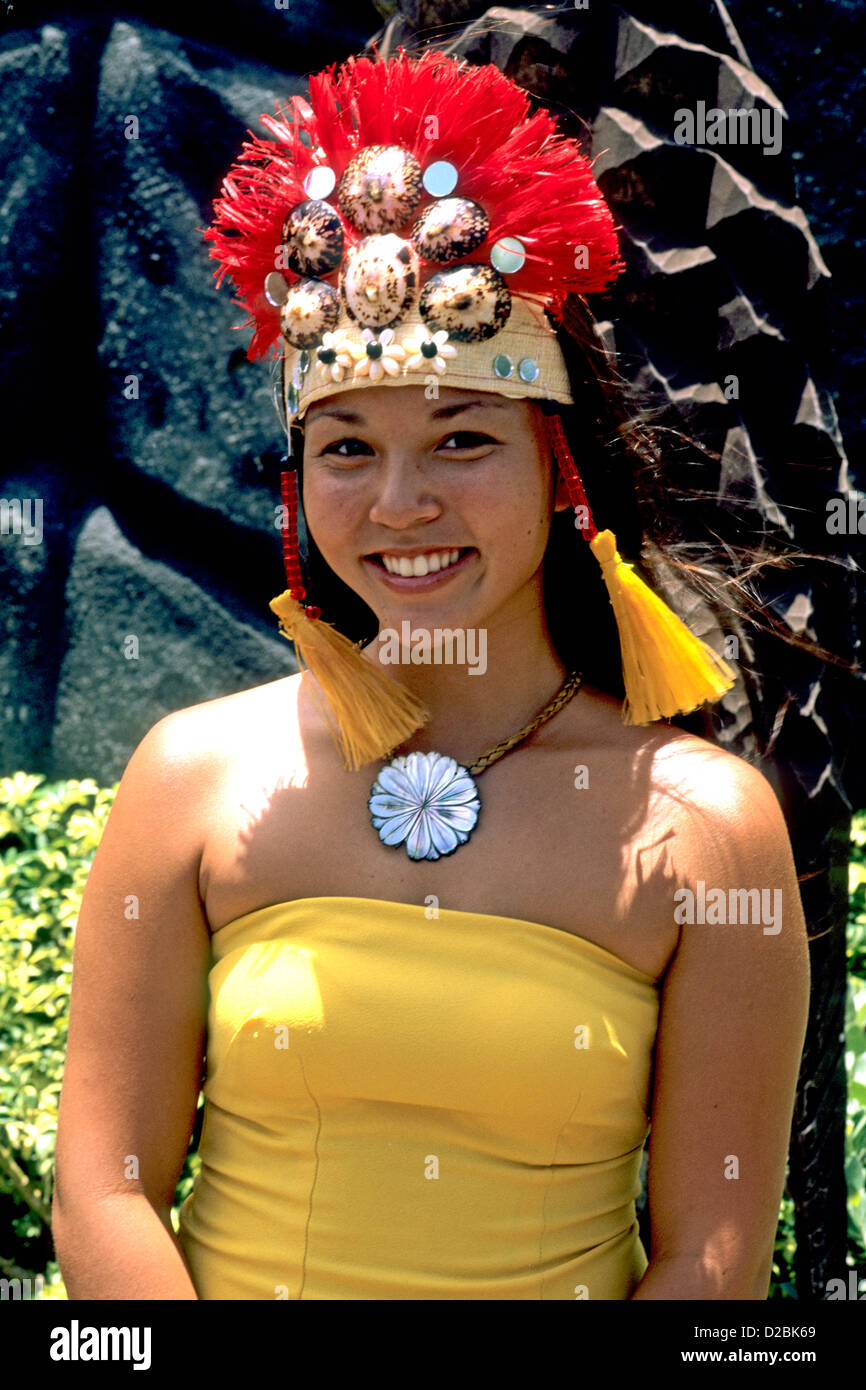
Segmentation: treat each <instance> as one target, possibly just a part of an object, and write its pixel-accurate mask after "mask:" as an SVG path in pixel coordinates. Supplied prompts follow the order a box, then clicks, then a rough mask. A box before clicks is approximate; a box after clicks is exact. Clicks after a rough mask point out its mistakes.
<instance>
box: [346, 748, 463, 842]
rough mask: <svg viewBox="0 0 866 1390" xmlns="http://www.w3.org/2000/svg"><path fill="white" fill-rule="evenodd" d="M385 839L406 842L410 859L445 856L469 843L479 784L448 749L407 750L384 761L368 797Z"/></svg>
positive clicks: (377, 828)
mask: <svg viewBox="0 0 866 1390" xmlns="http://www.w3.org/2000/svg"><path fill="white" fill-rule="evenodd" d="M367 805H368V807H369V810H370V819H371V821H372V822H373V826H374V829H376V830H377V831H378V833H379V839H380V840H381V841H382V843H383V844H386V845H394V846H396V845H402V844H405V845H406V853H407V854H408V856H409V858H410V859H441V858H442V856H443V855H445V854H453V853H454V850H456V849H459V847H460V845H463V844H465V843H466V841H467V840H468V839H469V836H470V835H471V834H472V831H473V830H474V829H475V826H476V824H477V821H478V812H479V811H480V810H481V802H480V801H479V799H478V788H477V787H476V785H475V783H474V781H473V780H472V777H471V776H470V774H469V773H468V772H467V770H466V768H465V767H462V766H461V765H460V763H458V762H455V760H454V759H453V758H449V757H447V756H446V755H445V754H444V753H408V754H407V755H406V756H405V757H399V758H394V759H393V760H392V761H391V762H390V763H388V765H387V767H383V768H382V771H381V772H380V773H379V775H378V777H377V778H376V780H375V782H374V783H373V785H372V787H371V788H370V797H369V800H368V801H367Z"/></svg>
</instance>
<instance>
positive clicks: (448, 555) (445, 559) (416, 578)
mask: <svg viewBox="0 0 866 1390" xmlns="http://www.w3.org/2000/svg"><path fill="white" fill-rule="evenodd" d="M477 553H478V552H477V551H476V550H474V549H473V548H471V547H468V548H459V547H452V548H451V549H445V547H442V548H440V549H434V550H424V551H419V553H418V554H417V555H399V554H396V553H394V552H393V551H383V552H382V553H381V554H378V555H366V556H365V557H364V563H365V564H367V565H372V566H373V567H374V568H375V569H377V570H378V572H379V574H380V576H381V577H382V578H383V579H384V580H385V583H386V584H387V585H388V587H389V588H397V589H407V588H409V589H419V588H428V587H431V586H433V585H438V584H440V583H443V582H447V580H448V579H450V578H451V576H452V574H455V573H457V571H459V570H461V569H463V568H464V566H465V565H466V563H467V561H468V560H469V559H470V558H471V557H472V556H473V555H476V554H477Z"/></svg>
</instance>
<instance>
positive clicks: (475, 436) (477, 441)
mask: <svg viewBox="0 0 866 1390" xmlns="http://www.w3.org/2000/svg"><path fill="white" fill-rule="evenodd" d="M452 439H466V440H469V443H468V444H458V445H457V446H456V448H454V449H446V448H445V445H446V444H447V443H449V442H450V440H452ZM495 443H496V440H495V439H491V437H490V435H489V434H479V433H478V432H477V431H476V430H456V431H455V433H454V434H449V436H448V438H447V439H446V440H444V441H443V443H442V444H440V445H439V447H440V449H441V450H442V451H443V453H446V454H457V453H460V452H461V450H464V449H480V448H481V446H482V445H483V444H495Z"/></svg>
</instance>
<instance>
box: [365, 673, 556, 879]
mask: <svg viewBox="0 0 866 1390" xmlns="http://www.w3.org/2000/svg"><path fill="white" fill-rule="evenodd" d="M582 681H583V677H582V676H581V675H580V673H579V672H577V671H573V672H572V673H571V674H570V675H569V677H568V679H567V680H566V682H565V684H564V685H563V687H562V689H561V690H560V691H559V692H558V694H556V695H554V697H553V699H552V700H551V701H550V702H549V703H548V704H546V705H545V706H544V709H543V710H542V711H541V713H540V714H537V715H536V716H535V718H534V719H533V720H532V722H531V723H530V724H527V725H526V727H525V728H523V729H521V730H520V731H519V732H518V733H516V734H511V736H510V737H509V738H505V739H503V740H502V741H501V743H497V744H495V745H494V747H493V748H490V749H488V751H487V752H486V753H482V755H481V757H480V758H478V759H477V760H476V761H475V762H474V763H472V765H471V767H468V768H467V767H463V766H462V764H460V763H458V762H457V761H456V760H455V759H454V758H449V757H448V756H447V755H446V754H445V753H433V752H431V753H407V754H405V755H403V756H401V757H397V758H392V760H391V762H390V763H388V764H387V766H386V767H383V768H382V770H381V772H380V773H379V775H378V777H377V778H376V780H375V782H374V783H373V785H372V787H371V788H370V796H369V799H368V801H367V806H368V808H369V811H370V820H371V821H372V823H373V828H374V829H375V830H376V831H377V832H378V835H379V839H380V840H381V841H382V843H383V844H385V845H393V846H394V847H395V848H396V847H397V846H398V845H402V844H405V846H406V853H407V854H408V856H409V858H410V859H441V858H442V857H443V855H446V854H453V853H454V851H455V850H456V849H459V848H460V846H461V845H464V844H465V843H466V841H467V840H468V839H469V836H470V835H471V834H472V831H473V830H474V829H475V826H476V825H477V823H478V813H479V811H480V810H481V801H480V799H479V796H478V788H477V786H476V785H475V782H474V780H473V779H474V778H475V777H480V775H481V773H482V772H484V771H485V770H486V769H487V768H488V767H490V766H491V764H492V763H495V762H497V761H498V760H499V759H500V758H504V757H505V754H506V753H510V752H511V750H512V749H513V748H516V747H517V745H518V744H519V743H522V742H523V741H524V739H527V738H528V737H529V735H530V734H533V733H535V730H536V729H540V728H541V725H542V724H546V723H547V721H548V719H552V718H553V716H554V715H555V714H556V713H557V711H558V710H560V709H562V706H563V705H565V704H567V703H568V701H569V700H570V699H572V697H573V696H575V695H576V694H577V692H578V690H579V689H580V687H581V684H582Z"/></svg>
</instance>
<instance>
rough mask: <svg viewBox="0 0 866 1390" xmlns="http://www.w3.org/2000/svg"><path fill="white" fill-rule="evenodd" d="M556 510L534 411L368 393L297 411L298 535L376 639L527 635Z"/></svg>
mask: <svg viewBox="0 0 866 1390" xmlns="http://www.w3.org/2000/svg"><path fill="white" fill-rule="evenodd" d="M568 505H569V503H568V499H567V496H566V495H565V492H564V489H563V488H562V487H561V485H560V487H559V488H558V489H557V490H556V491H555V490H554V483H553V465H552V463H551V460H550V450H549V447H548V445H547V443H546V439H545V434H544V415H543V412H542V411H541V408H540V406H538V405H537V404H536V403H535V402H534V401H525V400H523V401H521V400H510V399H508V398H507V397H504V396H498V395H495V394H493V393H491V392H484V391H465V390H454V389H450V388H447V387H445V388H440V392H439V398H438V399H436V400H431V401H428V400H426V399H425V395H424V392H423V391H422V390H421V389H420V388H411V387H403V388H399V389H398V388H394V387H388V386H378V387H364V388H359V389H358V390H355V391H346V392H341V393H339V394H338V395H336V396H333V397H330V398H325V399H323V400H320V401H316V402H315V403H314V404H313V405H311V406H310V407H309V409H308V411H307V414H306V417H305V421H304V513H305V516H306V519H307V524H308V526H309V529H310V531H311V533H312V535H313V538H314V539H315V541H316V544H317V545H318V547H319V550H320V551H321V553H322V555H323V557H324V559H325V560H326V562H327V563H328V565H329V566H330V567H331V569H332V570H333V571H334V573H335V574H337V575H338V576H339V577H340V578H341V579H342V580H343V581H344V583H346V584H348V585H349V587H350V588H351V589H354V591H355V592H356V593H357V594H359V595H360V597H361V598H362V599H364V601H365V602H366V603H367V604H368V605H369V607H370V608H371V609H372V610H373V612H374V613H375V614H376V615H377V617H378V619H379V625H380V628H382V627H399V624H400V623H401V622H402V621H403V620H404V619H408V620H409V621H410V622H411V623H412V626H413V628H422V627H434V626H436V627H452V628H454V627H463V628H466V627H492V626H495V625H497V624H498V623H507V624H508V625H509V626H511V625H513V624H514V623H515V622H516V623H518V624H519V623H520V622H521V621H527V622H530V623H532V622H535V623H536V624H537V623H538V621H539V617H540V615H541V613H542V611H543V609H542V576H541V563H542V560H543V557H544V551H545V547H546V545H547V538H548V533H549V530H550V521H551V516H552V513H553V511H554V510H559V509H561V508H563V507H567V506H568ZM407 570H408V571H410V572H409V573H408V574H407V573H406V571H407ZM514 636H515V637H517V636H518V632H517V631H516V630H515V632H514Z"/></svg>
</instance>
